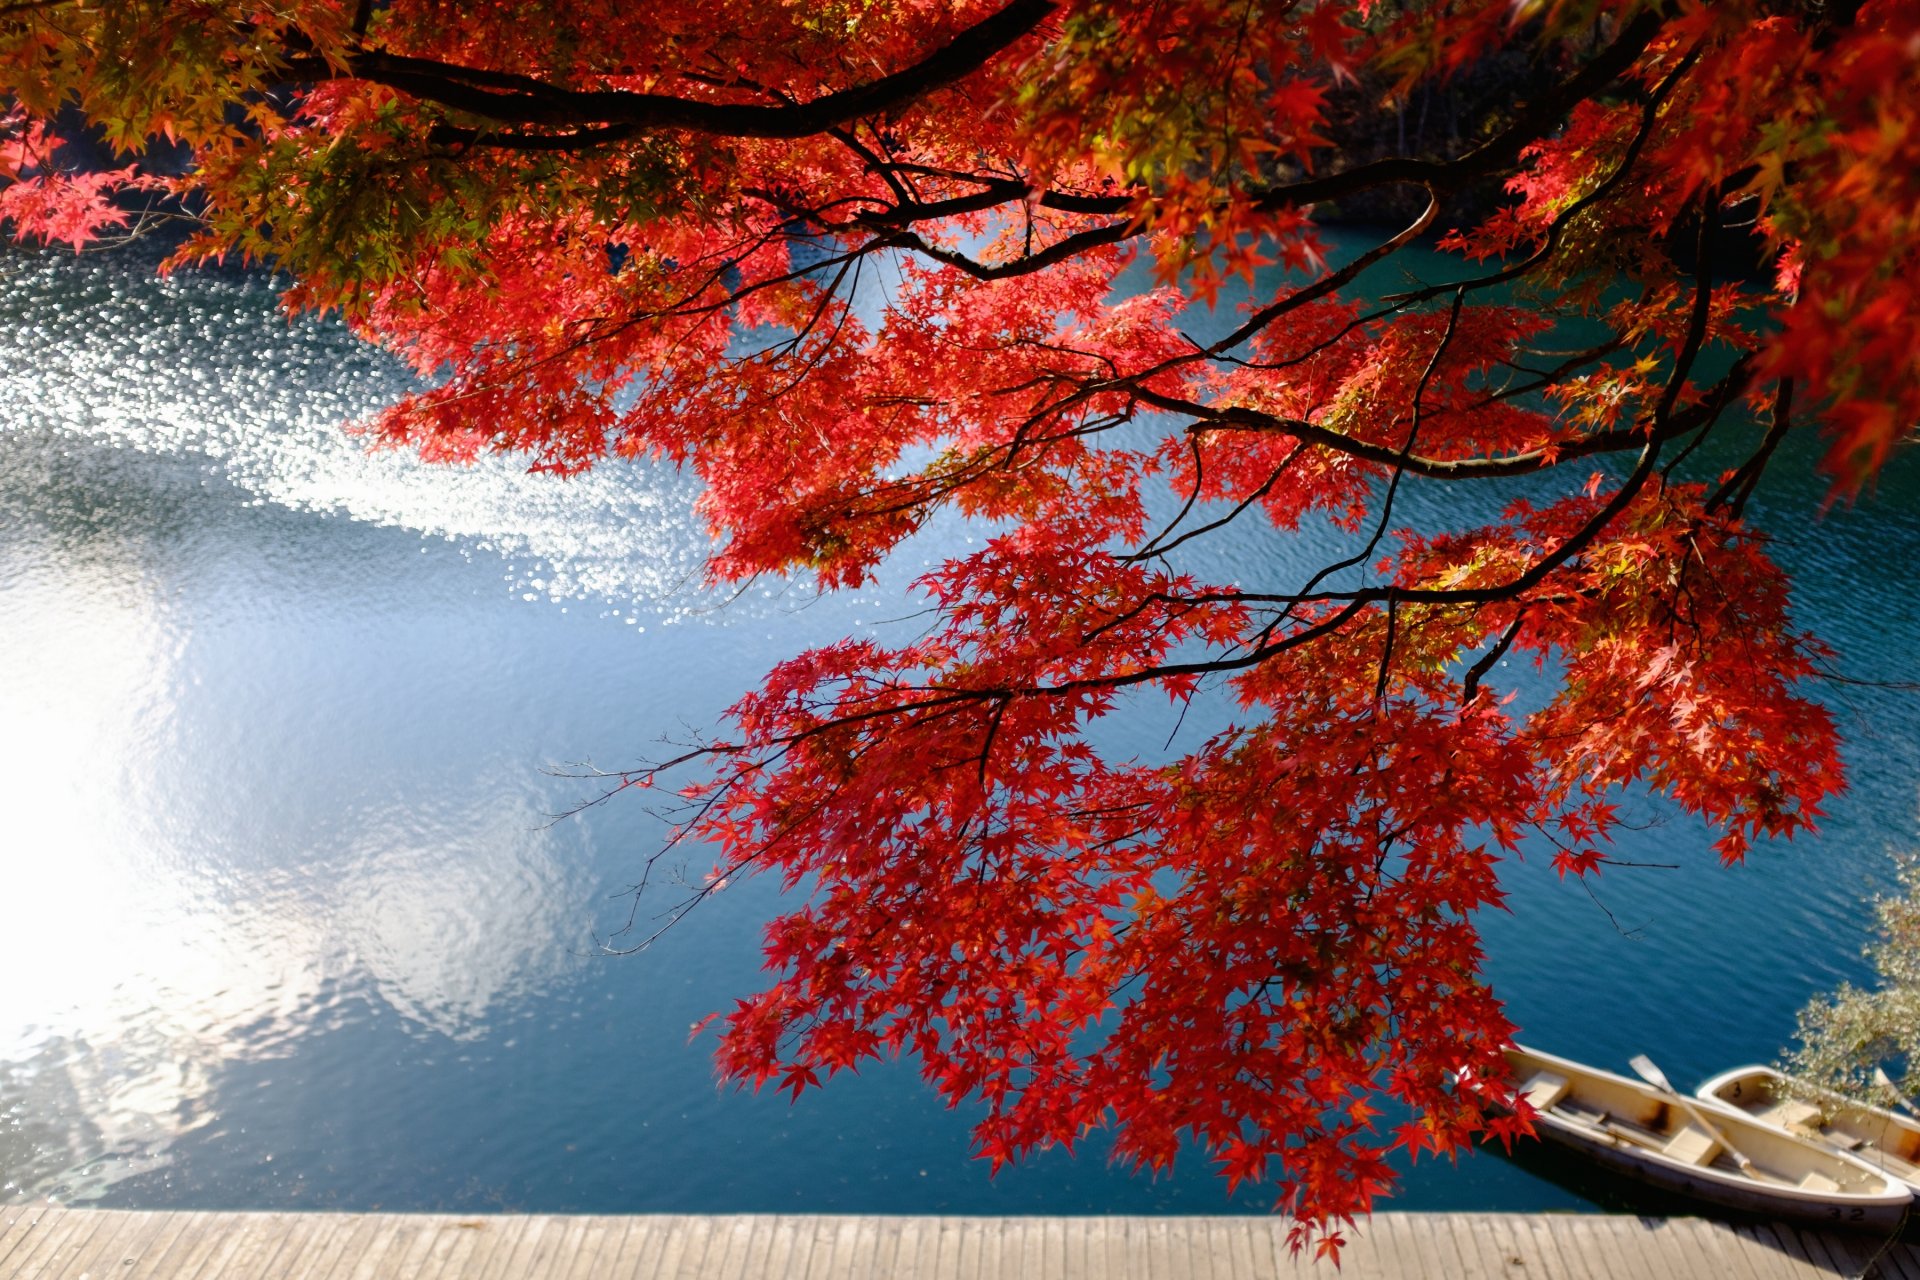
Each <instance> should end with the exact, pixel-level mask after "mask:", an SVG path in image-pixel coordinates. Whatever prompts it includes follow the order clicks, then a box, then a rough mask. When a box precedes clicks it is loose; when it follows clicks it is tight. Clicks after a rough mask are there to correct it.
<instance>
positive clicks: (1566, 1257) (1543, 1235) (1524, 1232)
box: [1500, 1213, 1606, 1280]
mask: <svg viewBox="0 0 1920 1280" xmlns="http://www.w3.org/2000/svg"><path fill="white" fill-rule="evenodd" d="M1500 1216H1501V1218H1502V1220H1503V1221H1504V1222H1505V1223H1506V1224H1507V1226H1508V1228H1509V1229H1510V1230H1511V1231H1513V1233H1514V1235H1515V1237H1516V1239H1520V1240H1524V1239H1526V1238H1527V1237H1531V1238H1532V1241H1533V1253H1532V1255H1530V1257H1531V1256H1537V1257H1538V1258H1539V1259H1540V1265H1541V1266H1544V1267H1545V1268H1546V1269H1547V1273H1548V1274H1549V1275H1564V1276H1567V1277H1569V1278H1570V1280H1574V1278H1584V1277H1589V1276H1590V1277H1593V1280H1601V1277H1603V1276H1604V1275H1605V1274H1606V1273H1605V1272H1602V1271H1600V1270H1598V1269H1597V1268H1595V1267H1594V1266H1593V1264H1592V1261H1591V1260H1590V1259H1588V1257H1587V1256H1586V1253H1585V1251H1584V1250H1583V1249H1581V1248H1580V1241H1579V1239H1578V1238H1577V1237H1576V1236H1575V1235H1574V1233H1573V1232H1572V1231H1570V1230H1567V1229H1566V1226H1565V1225H1563V1224H1562V1223H1561V1222H1560V1221H1559V1220H1558V1219H1557V1218H1550V1217H1546V1216H1544V1215H1541V1214H1528V1213H1508V1214H1502V1215H1500ZM1563 1216H1565V1215H1563ZM1526 1266H1527V1268H1528V1269H1527V1270H1526V1271H1524V1272H1522V1271H1521V1269H1520V1268H1518V1267H1515V1268H1512V1271H1513V1272H1514V1273H1516V1274H1524V1275H1538V1274H1539V1272H1538V1271H1535V1270H1532V1267H1533V1263H1532V1261H1531V1260H1530V1259H1529V1261H1528V1262H1527V1263H1526Z"/></svg>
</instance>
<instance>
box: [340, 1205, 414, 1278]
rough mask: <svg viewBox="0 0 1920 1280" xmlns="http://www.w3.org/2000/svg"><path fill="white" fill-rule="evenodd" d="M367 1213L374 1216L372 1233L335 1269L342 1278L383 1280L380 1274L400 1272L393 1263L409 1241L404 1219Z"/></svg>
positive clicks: (403, 1252)
mask: <svg viewBox="0 0 1920 1280" xmlns="http://www.w3.org/2000/svg"><path fill="white" fill-rule="evenodd" d="M368 1216H369V1217H372V1218H374V1219H375V1227H374V1231H373V1234H372V1235H371V1236H369V1237H368V1238H367V1240H366V1242H365V1243H364V1244H363V1245H362V1246H361V1247H360V1248H359V1249H358V1250H357V1251H356V1252H355V1253H354V1254H353V1256H351V1257H348V1258H343V1259H341V1265H340V1266H339V1267H336V1268H335V1269H334V1274H335V1275H336V1276H339V1277H340V1278H341V1280H383V1277H387V1276H395V1275H399V1274H400V1272H399V1270H398V1268H397V1267H396V1265H395V1262H396V1260H397V1259H399V1258H400V1257H401V1256H403V1255H404V1254H405V1253H406V1246H407V1244H408V1243H409V1241H408V1236H409V1234H410V1232H409V1230H408V1225H407V1222H406V1220H405V1219H404V1217H403V1216H402V1215H400V1214H394V1213H382V1214H369V1215H368Z"/></svg>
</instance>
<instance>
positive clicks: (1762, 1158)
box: [1507, 1046, 1913, 1232]
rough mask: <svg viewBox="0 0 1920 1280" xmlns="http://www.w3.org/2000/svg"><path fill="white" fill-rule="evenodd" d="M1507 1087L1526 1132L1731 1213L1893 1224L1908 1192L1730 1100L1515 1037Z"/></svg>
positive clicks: (1816, 1222)
mask: <svg viewBox="0 0 1920 1280" xmlns="http://www.w3.org/2000/svg"><path fill="white" fill-rule="evenodd" d="M1507 1067H1508V1071H1509V1072H1510V1077H1509V1078H1510V1080H1511V1081H1512V1084H1513V1088H1514V1091H1515V1092H1516V1093H1518V1094H1519V1095H1520V1096H1522V1097H1524V1098H1526V1099H1527V1101H1528V1102H1530V1103H1532V1104H1533V1108H1534V1110H1535V1111H1536V1112H1538V1113H1539V1114H1538V1116H1537V1118H1536V1119H1535V1120H1534V1132H1535V1133H1537V1134H1538V1135H1539V1136H1540V1137H1542V1138H1545V1139H1547V1140H1548V1141H1551V1142H1557V1143H1561V1144H1563V1145H1565V1146H1568V1147H1572V1148H1575V1149H1576V1150H1579V1151H1581V1152H1583V1153H1585V1154H1586V1155H1588V1156H1591V1157H1592V1158H1593V1159H1594V1160H1597V1161H1598V1162H1599V1163H1601V1164H1603V1165H1606V1166H1608V1167H1609V1168H1612V1169H1613V1170H1615V1171H1616V1172H1619V1173H1622V1174H1625V1175H1627V1176H1628V1177H1631V1178H1633V1179H1635V1180H1637V1181H1640V1182H1643V1183H1646V1184H1647V1185H1649V1186H1652V1187H1657V1188H1659V1189H1660V1190H1662V1191H1666V1192H1669V1193H1672V1194H1674V1195H1679V1196H1684V1197H1686V1198H1688V1199H1690V1200H1697V1201H1701V1202H1703V1203H1706V1204H1712V1205H1717V1206H1719V1207H1720V1208H1723V1209H1728V1210H1732V1211H1734V1212H1736V1213H1744V1214H1752V1215H1757V1216H1760V1217H1766V1218H1771V1219H1777V1220H1786V1221H1791V1222H1800V1223H1806V1224H1809V1225H1813V1226H1820V1227H1836V1226H1839V1227H1851V1228H1856V1229H1859V1230H1876V1231H1889V1232H1890V1231H1893V1230H1894V1229H1895V1228H1897V1227H1898V1226H1899V1225H1900V1224H1901V1222H1902V1221H1903V1220H1904V1219H1905V1217H1906V1213H1907V1206H1908V1204H1909V1202H1910V1201H1911V1200H1912V1198H1913V1193H1912V1192H1911V1191H1910V1190H1909V1189H1908V1187H1907V1185H1906V1183H1904V1182H1902V1181H1900V1180H1899V1179H1897V1178H1893V1177H1891V1176H1889V1175H1887V1174H1885V1173H1882V1172H1880V1171H1879V1170H1877V1169H1874V1168H1872V1167H1870V1166H1868V1165H1867V1164H1865V1163H1863V1162H1861V1161H1860V1160H1857V1159H1855V1158H1854V1157H1853V1156H1851V1155H1847V1154H1845V1153H1844V1152H1840V1151H1836V1150H1832V1149H1830V1148H1827V1147H1822V1146H1819V1145H1817V1144H1815V1143H1813V1142H1810V1141H1808V1140H1807V1139H1805V1138H1802V1137H1798V1136H1796V1135H1794V1134H1791V1133H1787V1132H1785V1131H1783V1130H1781V1129H1777V1128H1773V1127H1771V1126H1769V1125H1765V1124H1762V1123H1760V1122H1759V1121H1758V1120H1755V1119H1754V1118H1753V1117H1752V1116H1750V1115H1748V1114H1747V1113H1746V1112H1744V1111H1740V1110H1737V1109H1735V1108H1732V1107H1728V1106H1724V1105H1719V1104H1714V1103H1705V1102H1695V1101H1693V1100H1692V1099H1686V1098H1681V1097H1678V1096H1676V1095H1672V1094H1668V1093H1664V1092H1662V1091H1661V1090H1659V1089H1656V1088H1654V1087H1653V1086H1652V1085H1650V1084H1645V1083H1643V1082H1641V1081H1639V1080H1631V1079H1628V1078H1627V1077H1626V1076H1618V1075H1615V1074H1613V1073H1612V1072H1610V1071H1602V1070H1600V1069H1598V1068H1597V1067H1589V1066H1587V1065H1585V1064H1584V1063H1579V1062H1574V1061H1572V1060H1571V1059H1567V1058H1560V1057H1556V1056H1554V1055H1553V1054H1550V1053H1540V1052H1538V1051H1536V1050H1533V1049H1526V1048H1522V1047H1519V1046H1515V1047H1514V1048H1511V1049H1508V1050H1507Z"/></svg>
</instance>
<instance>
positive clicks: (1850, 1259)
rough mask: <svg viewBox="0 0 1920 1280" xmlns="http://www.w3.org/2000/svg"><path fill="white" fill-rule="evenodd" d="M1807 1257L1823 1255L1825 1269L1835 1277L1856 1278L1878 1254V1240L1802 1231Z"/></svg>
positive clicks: (1870, 1237)
mask: <svg viewBox="0 0 1920 1280" xmlns="http://www.w3.org/2000/svg"><path fill="white" fill-rule="evenodd" d="M1800 1237H1801V1239H1802V1240H1803V1241H1804V1242H1805V1243H1806V1245H1807V1253H1808V1255H1809V1256H1812V1257H1815V1258H1819V1257H1820V1256H1822V1255H1824V1257H1825V1259H1826V1263H1825V1265H1826V1267H1827V1269H1828V1270H1830V1271H1832V1272H1833V1273H1834V1274H1835V1275H1846V1276H1857V1275H1859V1274H1861V1273H1862V1272H1864V1271H1865V1270H1866V1269H1867V1261H1868V1260H1869V1259H1870V1258H1872V1257H1873V1255H1874V1254H1875V1253H1876V1252H1878V1250H1879V1248H1880V1243H1881V1242H1880V1239H1879V1238H1876V1237H1873V1236H1862V1235H1853V1234H1850V1233H1848V1234H1843V1233H1840V1232H1828V1231H1802V1232H1800Z"/></svg>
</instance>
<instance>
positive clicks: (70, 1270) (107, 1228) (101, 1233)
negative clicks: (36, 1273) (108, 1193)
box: [42, 1209, 125, 1276]
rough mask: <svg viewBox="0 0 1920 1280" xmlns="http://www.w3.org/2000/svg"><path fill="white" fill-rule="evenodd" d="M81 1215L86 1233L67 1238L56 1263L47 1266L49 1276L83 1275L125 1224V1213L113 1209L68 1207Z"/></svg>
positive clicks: (75, 1213)
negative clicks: (84, 1222)
mask: <svg viewBox="0 0 1920 1280" xmlns="http://www.w3.org/2000/svg"><path fill="white" fill-rule="evenodd" d="M63 1213H71V1215H73V1217H77V1219H86V1236H84V1238H81V1236H75V1238H71V1240H67V1247H65V1249H61V1253H60V1255H58V1257H56V1259H54V1265H50V1267H46V1268H44V1272H42V1274H46V1276H69V1274H71V1276H79V1274H83V1272H84V1270H88V1263H90V1261H92V1259H94V1257H96V1255H98V1253H100V1251H102V1249H106V1247H108V1245H109V1242H111V1238H113V1236H115V1234H117V1232H119V1228H121V1226H123V1219H125V1215H121V1213H113V1211H111V1209H65V1211H63Z"/></svg>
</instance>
